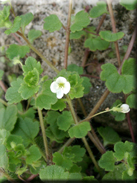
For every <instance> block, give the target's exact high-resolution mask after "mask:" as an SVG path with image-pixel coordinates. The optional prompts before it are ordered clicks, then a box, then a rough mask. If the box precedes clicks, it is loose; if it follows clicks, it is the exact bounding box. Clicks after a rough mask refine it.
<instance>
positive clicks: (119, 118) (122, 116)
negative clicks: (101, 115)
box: [110, 100, 125, 121]
mask: <svg viewBox="0 0 137 183" xmlns="http://www.w3.org/2000/svg"><path fill="white" fill-rule="evenodd" d="M119 104H122V102H121V100H116V101H115V102H114V103H113V105H112V106H111V108H113V107H116V106H118V105H119ZM110 113H111V114H112V115H113V116H114V117H115V120H116V121H122V120H124V119H125V114H124V113H121V112H113V111H111V112H110Z"/></svg>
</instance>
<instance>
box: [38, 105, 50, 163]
mask: <svg viewBox="0 0 137 183" xmlns="http://www.w3.org/2000/svg"><path fill="white" fill-rule="evenodd" d="M38 114H39V119H40V126H41V130H42V136H43V142H44V148H45V153H46V157H47V161H48V160H49V157H50V156H49V150H48V142H47V138H46V133H45V127H44V121H43V116H42V111H41V110H40V109H39V108H38Z"/></svg>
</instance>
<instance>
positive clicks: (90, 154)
mask: <svg viewBox="0 0 137 183" xmlns="http://www.w3.org/2000/svg"><path fill="white" fill-rule="evenodd" d="M82 141H83V142H84V145H85V147H86V149H87V151H88V153H89V156H90V158H91V159H92V161H93V163H94V165H95V167H96V169H97V170H98V171H99V173H100V175H101V169H100V167H99V166H98V163H97V161H96V159H95V158H94V155H93V153H92V151H91V149H90V147H89V144H88V143H87V140H86V138H85V137H83V138H82Z"/></svg>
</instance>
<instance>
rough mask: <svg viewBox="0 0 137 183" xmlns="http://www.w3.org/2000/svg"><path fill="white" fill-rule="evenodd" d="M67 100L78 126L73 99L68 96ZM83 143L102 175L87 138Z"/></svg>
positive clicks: (83, 138) (83, 139)
mask: <svg viewBox="0 0 137 183" xmlns="http://www.w3.org/2000/svg"><path fill="white" fill-rule="evenodd" d="M67 99H68V105H69V108H70V111H71V114H72V116H73V119H74V122H75V124H76V125H78V124H79V123H78V121H77V117H76V114H75V111H74V108H73V105H72V102H71V99H70V98H69V97H68V96H67ZM82 141H83V142H84V145H85V147H86V149H87V151H88V153H89V156H90V158H91V160H92V161H93V163H94V165H95V167H96V168H97V170H98V171H99V173H100V174H101V170H100V168H99V166H98V164H97V162H96V160H95V158H94V155H93V153H92V151H91V149H90V147H89V145H88V142H87V141H86V139H85V137H82Z"/></svg>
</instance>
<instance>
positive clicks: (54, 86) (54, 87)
mask: <svg viewBox="0 0 137 183" xmlns="http://www.w3.org/2000/svg"><path fill="white" fill-rule="evenodd" d="M58 88H59V87H58V84H57V83H56V81H54V82H53V83H51V85H50V90H51V91H52V92H53V93H57V91H58Z"/></svg>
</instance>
